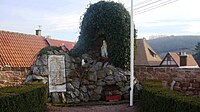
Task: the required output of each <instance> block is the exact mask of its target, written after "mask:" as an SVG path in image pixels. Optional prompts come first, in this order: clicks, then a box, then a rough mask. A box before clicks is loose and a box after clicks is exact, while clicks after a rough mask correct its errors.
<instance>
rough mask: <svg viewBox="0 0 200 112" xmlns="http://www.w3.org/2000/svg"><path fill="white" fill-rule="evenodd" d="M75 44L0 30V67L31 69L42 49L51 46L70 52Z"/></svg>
mask: <svg viewBox="0 0 200 112" xmlns="http://www.w3.org/2000/svg"><path fill="white" fill-rule="evenodd" d="M74 44H75V43H74V42H68V41H62V40H55V39H49V38H44V37H42V36H36V35H28V34H23V33H16V32H9V31H2V30H0V66H11V67H30V66H31V65H32V64H33V63H34V61H35V59H36V57H37V54H38V52H39V51H40V50H41V49H42V48H44V47H46V46H49V45H50V46H57V47H60V46H61V47H62V48H63V47H64V48H63V49H66V50H67V49H68V50H70V49H72V48H73V46H74ZM63 45H64V46H63Z"/></svg>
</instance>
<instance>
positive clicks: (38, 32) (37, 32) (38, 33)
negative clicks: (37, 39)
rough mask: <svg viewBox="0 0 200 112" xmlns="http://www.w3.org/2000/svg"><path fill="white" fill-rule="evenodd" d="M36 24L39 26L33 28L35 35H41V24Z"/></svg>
mask: <svg viewBox="0 0 200 112" xmlns="http://www.w3.org/2000/svg"><path fill="white" fill-rule="evenodd" d="M38 26H39V28H38V30H35V33H36V35H37V36H42V30H41V29H40V28H41V25H38Z"/></svg>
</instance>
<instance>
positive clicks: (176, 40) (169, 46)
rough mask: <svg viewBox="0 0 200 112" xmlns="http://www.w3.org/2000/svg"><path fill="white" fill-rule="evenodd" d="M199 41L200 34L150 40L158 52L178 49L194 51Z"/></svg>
mask: <svg viewBox="0 0 200 112" xmlns="http://www.w3.org/2000/svg"><path fill="white" fill-rule="evenodd" d="M197 42H200V36H167V37H161V38H156V39H150V40H148V43H149V44H150V46H151V47H152V48H153V49H154V50H155V51H156V52H157V53H158V54H163V53H167V52H176V51H189V52H193V51H194V48H195V45H196V44H197Z"/></svg>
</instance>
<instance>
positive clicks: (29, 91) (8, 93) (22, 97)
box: [0, 84, 47, 112]
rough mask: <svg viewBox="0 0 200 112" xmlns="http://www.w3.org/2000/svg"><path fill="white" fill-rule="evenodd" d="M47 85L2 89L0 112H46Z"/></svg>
mask: <svg viewBox="0 0 200 112" xmlns="http://www.w3.org/2000/svg"><path fill="white" fill-rule="evenodd" d="M46 101H47V89H46V85H39V84H37V85H35V84H33V85H25V86H20V87H4V88H0V112H44V110H45V109H46Z"/></svg>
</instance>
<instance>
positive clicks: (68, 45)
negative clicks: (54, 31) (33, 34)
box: [46, 38, 75, 50]
mask: <svg viewBox="0 0 200 112" xmlns="http://www.w3.org/2000/svg"><path fill="white" fill-rule="evenodd" d="M46 40H47V42H48V44H49V45H50V46H62V47H65V48H66V49H68V50H70V49H72V48H73V47H74V45H75V43H74V42H69V41H63V40H56V39H51V38H46Z"/></svg>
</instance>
